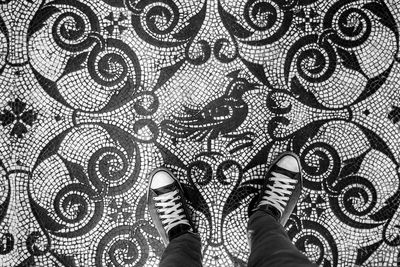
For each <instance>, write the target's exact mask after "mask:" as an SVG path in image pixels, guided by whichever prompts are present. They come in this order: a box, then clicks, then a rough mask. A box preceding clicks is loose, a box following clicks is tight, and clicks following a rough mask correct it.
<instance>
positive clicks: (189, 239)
mask: <svg viewBox="0 0 400 267" xmlns="http://www.w3.org/2000/svg"><path fill="white" fill-rule="evenodd" d="M202 258H203V256H202V255H201V241H200V237H199V236H198V235H197V234H192V233H186V234H183V235H180V236H178V237H176V238H174V239H172V240H171V242H170V243H169V244H168V246H167V248H166V249H165V251H164V254H163V255H162V257H161V261H160V267H188V266H190V267H192V266H193V267H197V266H202V263H201V262H202Z"/></svg>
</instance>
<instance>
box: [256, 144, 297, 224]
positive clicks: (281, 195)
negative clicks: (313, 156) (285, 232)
mask: <svg viewBox="0 0 400 267" xmlns="http://www.w3.org/2000/svg"><path fill="white" fill-rule="evenodd" d="M301 189H302V177H301V165H300V160H299V158H298V156H297V155H296V154H294V153H291V152H284V153H282V154H281V155H279V156H278V158H277V159H275V160H274V162H272V164H271V166H270V167H269V169H268V171H267V174H266V179H265V182H264V185H263V187H262V189H261V193H260V195H259V196H258V199H257V202H256V208H255V209H254V210H253V212H252V213H254V212H255V211H257V210H263V211H266V212H267V213H268V214H270V215H272V216H273V217H274V218H275V219H276V220H277V221H278V222H280V224H281V225H283V226H284V225H285V224H286V222H287V220H288V219H289V216H290V214H291V213H292V212H293V209H294V207H295V206H296V204H297V201H298V199H299V197H300V193H301Z"/></svg>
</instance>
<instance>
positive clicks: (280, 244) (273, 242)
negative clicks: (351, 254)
mask: <svg viewBox="0 0 400 267" xmlns="http://www.w3.org/2000/svg"><path fill="white" fill-rule="evenodd" d="M247 229H248V231H249V234H251V241H250V243H251V254H250V257H249V263H248V266H249V267H263V266H268V267H274V266H278V267H289V266H290V267H315V266H317V265H314V264H311V262H310V261H309V260H308V259H307V257H306V256H305V255H303V254H302V253H301V252H300V251H299V250H298V249H297V248H296V247H295V246H294V245H293V243H292V241H291V240H290V239H289V237H288V236H287V234H286V232H285V229H284V228H283V227H282V226H281V224H280V223H279V222H277V221H276V220H275V219H274V218H273V217H272V216H271V215H269V214H267V213H266V212H264V211H257V212H255V213H254V214H253V215H252V216H251V217H250V219H249V222H248V226H247Z"/></svg>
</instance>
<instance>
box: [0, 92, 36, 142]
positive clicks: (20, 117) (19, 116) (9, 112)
mask: <svg viewBox="0 0 400 267" xmlns="http://www.w3.org/2000/svg"><path fill="white" fill-rule="evenodd" d="M36 119H37V113H36V112H35V111H34V110H32V109H30V110H26V103H24V102H22V101H21V100H19V99H18V98H17V99H15V101H12V102H11V101H10V102H8V107H7V108H4V109H3V112H2V113H1V114H0V121H1V125H2V126H3V127H5V126H10V127H11V132H10V135H11V136H15V137H17V138H23V136H24V134H26V133H27V132H28V127H32V125H33V123H34V122H35V121H36Z"/></svg>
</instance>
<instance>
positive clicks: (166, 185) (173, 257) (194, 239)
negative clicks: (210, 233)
mask: <svg viewBox="0 0 400 267" xmlns="http://www.w3.org/2000/svg"><path fill="white" fill-rule="evenodd" d="M147 205H148V210H149V213H150V216H151V219H152V220H153V223H154V225H155V227H156V229H157V231H158V233H159V234H160V237H161V238H162V240H163V242H164V244H165V245H166V246H167V248H166V249H165V251H164V253H163V256H162V257H161V260H160V266H162V267H168V266H171V267H172V266H173V267H179V266H185V267H186V266H202V265H201V262H202V255H201V241H200V236H199V235H198V234H197V231H196V229H195V228H194V225H193V222H192V219H191V218H190V215H189V212H188V208H187V205H186V201H185V197H184V193H183V189H182V186H181V185H180V183H179V181H178V180H177V179H176V178H175V177H174V176H173V174H172V173H171V172H170V171H169V170H168V169H165V168H158V169H156V170H154V171H153V172H152V173H151V174H150V179H149V187H148V194H147Z"/></svg>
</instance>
